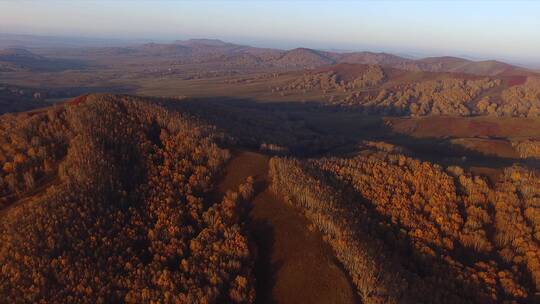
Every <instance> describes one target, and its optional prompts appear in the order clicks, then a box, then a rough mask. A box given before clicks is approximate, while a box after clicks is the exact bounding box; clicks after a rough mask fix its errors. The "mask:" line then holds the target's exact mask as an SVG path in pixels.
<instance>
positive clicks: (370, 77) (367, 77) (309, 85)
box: [272, 65, 386, 93]
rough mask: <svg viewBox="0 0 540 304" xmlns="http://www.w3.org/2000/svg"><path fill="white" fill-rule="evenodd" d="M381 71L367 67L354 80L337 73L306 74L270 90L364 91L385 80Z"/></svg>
mask: <svg viewBox="0 0 540 304" xmlns="http://www.w3.org/2000/svg"><path fill="white" fill-rule="evenodd" d="M385 77H386V76H385V74H384V71H383V69H382V68H381V67H380V66H378V65H369V66H367V67H366V68H365V69H364V70H363V71H362V72H361V73H359V75H357V76H356V77H355V78H354V79H350V80H348V79H342V77H341V76H340V74H339V73H337V72H334V71H328V72H307V73H304V74H303V75H302V76H301V77H298V78H297V79H295V80H293V81H292V82H290V83H288V84H286V85H284V86H278V87H275V88H272V92H283V91H294V90H301V91H303V92H308V91H312V90H322V91H323V92H325V93H326V92H330V91H341V92H347V91H351V90H355V89H366V88H371V87H374V86H377V85H380V84H381V83H383V82H384V80H385Z"/></svg>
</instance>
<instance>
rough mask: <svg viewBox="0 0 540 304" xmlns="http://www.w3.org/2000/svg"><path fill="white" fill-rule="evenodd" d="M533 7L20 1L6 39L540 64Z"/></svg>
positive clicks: (2, 17) (0, 10)
mask: <svg viewBox="0 0 540 304" xmlns="http://www.w3.org/2000/svg"><path fill="white" fill-rule="evenodd" d="M539 11H540V2H532V1H521V2H520V1H512V2H510V1H497V2H487V1H467V2H464V1H452V2H448V1H437V2H422V1H378V2H374V1H361V2H350V1H339V2H331V3H328V2H322V1H293V2H286V1H252V2H249V3H246V2H241V1H219V2H216V1H197V2H195V1H181V2H173V1H151V2H148V1H138V2H127V1H92V2H86V1H71V2H67V1H47V2H45V3H43V2H32V1H22V2H21V1H17V2H1V3H0V32H2V33H13V34H27V35H48V36H57V37H85V38H103V39H123V40H139V41H140V40H145V41H157V42H166V41H173V40H177V39H190V38H216V39H221V40H224V41H230V42H234V43H239V44H248V45H252V46H257V47H273V48H283V49H292V48H296V47H309V48H315V49H322V50H344V51H374V52H389V53H394V54H397V55H405V56H414V57H427V56H443V55H448V56H458V57H464V58H469V59H474V60H485V59H495V60H503V61H507V62H510V63H519V64H522V65H531V66H535V67H538V66H539V65H540V55H539V54H540V39H537V38H538V37H537V36H538V34H537V33H536V31H537V29H538V28H540V18H538V16H537V15H538V12H539Z"/></svg>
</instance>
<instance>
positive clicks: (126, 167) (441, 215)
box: [0, 70, 540, 303]
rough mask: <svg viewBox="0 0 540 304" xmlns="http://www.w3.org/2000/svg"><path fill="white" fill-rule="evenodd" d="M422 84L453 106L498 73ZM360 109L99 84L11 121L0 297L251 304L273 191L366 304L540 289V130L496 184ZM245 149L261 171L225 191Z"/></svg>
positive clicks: (511, 299) (2, 163)
mask: <svg viewBox="0 0 540 304" xmlns="http://www.w3.org/2000/svg"><path fill="white" fill-rule="evenodd" d="M366 71H368V72H369V73H375V74H376V73H377V72H376V71H374V70H373V71H372V70H366ZM351 79H352V80H351V81H353V82H355V81H357V80H354V79H355V78H351ZM346 85H347V84H346ZM424 85H425V87H423V89H422V90H425V91H429V92H432V93H433V92H438V94H441V95H440V98H441V102H443V100H445V99H444V97H442V96H443V95H444V94H452V92H455V89H456V88H460V89H458V91H459V90H461V88H463V87H466V88H467V90H469V91H470V95H471V96H472V95H474V96H480V95H481V94H482V91H483V90H489V89H491V88H492V87H496V86H497V85H498V84H497V83H494V82H492V81H491V80H489V81H488V80H475V81H455V82H452V83H451V84H443V83H440V82H437V81H433V82H430V83H424ZM526 85H527V84H526ZM360 86H361V84H360ZM352 87H354V86H351V88H352ZM520 88H521V87H520V86H515V87H513V88H511V89H513V90H514V91H515V92H514V93H515V94H525V93H523V92H521V91H520ZM430 94H431V93H430ZM433 94H435V93H433ZM435 95H436V94H435ZM438 96H439V95H438ZM505 96H506V95H505ZM463 98H464V100H465V99H466V96H464V97H463ZM508 98H510V97H508ZM520 100H521V99H520ZM350 113H351V112H350V111H347V110H343V109H342V108H341V107H339V106H338V107H336V106H321V105H318V104H304V103H298V104H287V103H283V104H280V105H279V106H278V105H272V104H262V103H261V104H256V103H252V102H250V101H242V100H237V101H225V102H220V101H217V100H212V99H209V100H204V99H173V100H166V99H159V98H142V97H132V96H124V95H107V94H105V95H97V94H94V95H88V96H82V97H80V98H77V99H75V100H72V101H71V102H68V103H65V104H63V105H57V106H53V107H49V108H46V109H43V110H35V111H33V112H26V113H18V114H6V115H2V116H1V117H0V135H1V136H0V152H1V153H0V219H1V221H0V299H2V300H0V303H4V302H5V303H65V302H68V303H119V302H124V303H253V302H255V301H256V300H258V299H259V298H257V295H258V294H259V289H258V288H260V286H259V285H258V284H259V283H260V281H258V280H259V278H258V277H257V273H260V272H258V271H259V270H258V268H257V267H258V266H257V265H258V263H260V261H261V256H263V257H264V256H265V254H266V255H267V253H261V252H258V250H261V248H257V247H254V246H255V245H254V244H255V243H256V242H254V239H253V235H254V231H255V230H256V229H254V228H253V227H254V224H253V223H252V222H250V219H249V214H250V208H252V206H253V201H255V200H256V199H255V197H256V196H257V195H259V193H263V192H264V193H265V195H267V196H265V197H267V198H268V197H269V196H268V195H269V193H270V194H271V195H273V196H275V197H277V200H278V201H280V202H281V201H284V202H287V203H289V204H291V205H292V206H293V207H294V208H290V209H293V210H294V212H299V213H300V214H303V216H304V217H305V219H307V222H308V223H309V227H308V229H309V231H311V233H314V234H316V233H318V234H319V235H321V236H322V237H321V236H319V240H320V242H321V244H325V245H324V246H326V247H329V248H330V249H328V251H329V252H330V254H329V255H330V256H331V257H332V259H334V258H335V259H337V260H338V261H339V264H340V266H342V267H343V273H346V274H347V275H348V277H347V279H346V280H347V281H348V283H349V284H350V286H351V289H350V290H355V291H356V293H357V295H358V297H359V300H360V301H361V302H362V303H534V302H535V301H538V300H539V298H538V290H540V245H539V244H540V201H539V199H540V179H539V178H538V171H537V170H536V169H535V167H534V163H531V164H533V165H532V166H531V167H527V166H526V164H527V162H526V161H530V160H534V159H536V160H537V159H538V157H539V156H538V155H539V152H538V140H537V139H535V138H532V137H531V138H524V137H523V138H519V137H517V138H513V139H508V145H509V147H511V148H512V149H515V152H516V159H515V160H512V164H513V165H512V164H510V165H506V164H508V162H501V165H500V167H496V168H495V167H494V166H495V165H498V164H499V163H494V164H493V165H494V166H493V167H494V168H492V169H493V170H496V171H497V172H499V173H500V174H499V176H498V178H497V179H488V178H487V177H486V176H484V175H479V174H477V173H473V171H472V170H471V167H470V166H463V167H461V166H458V164H459V163H460V160H459V159H458V161H455V162H446V163H445V165H443V162H438V160H444V157H440V158H436V157H432V158H428V157H426V155H425V153H424V154H422V153H421V150H422V149H421V148H418V147H415V146H414V144H419V143H420V142H421V140H420V139H418V138H412V137H411V138H407V140H404V141H403V142H407V141H408V142H410V143H412V144H411V146H400V145H399V144H396V143H392V142H391V141H392V139H394V138H395V137H396V136H398V137H401V136H403V135H394V137H392V136H391V131H390V130H389V129H388V128H389V126H388V125H387V124H385V123H384V121H383V120H380V119H373V117H370V116H366V115H364V113H362V112H361V111H360V115H352V116H351V115H350ZM336 121H337V122H339V123H343V124H344V125H343V126H341V125H340V124H339V123H336ZM330 122H331V123H330ZM350 122H354V124H353V125H352V126H355V128H354V129H353V130H352V131H350V132H349V130H348V129H349V128H350V125H348V123H350ZM325 128H328V129H325ZM344 129H346V131H343V130H344ZM377 134H379V135H378V136H380V137H381V138H382V139H388V140H389V141H384V140H370V136H371V137H377ZM449 142H450V141H449ZM428 144H429V147H430V149H432V150H430V151H432V154H433V144H432V142H429V143H428ZM246 150H251V151H258V153H259V154H258V155H260V156H261V157H260V159H262V162H264V164H262V165H261V166H262V167H260V168H259V169H257V170H259V171H258V172H265V173H264V174H263V175H264V177H261V176H258V177H256V178H254V177H252V176H250V177H248V178H247V179H246V178H245V176H244V177H243V178H242V181H241V184H238V185H237V186H235V187H234V189H228V191H223V193H221V192H219V191H221V190H219V191H218V190H217V189H218V188H219V183H220V181H221V180H222V178H223V176H224V174H225V173H231V172H229V170H233V171H234V170H235V168H232V169H231V168H229V167H230V165H228V164H230V163H234V162H229V161H230V160H231V159H233V158H234V157H235V156H234V155H235V151H246ZM250 153H254V152H250ZM255 154H256V153H255ZM262 154H269V155H271V156H274V157H272V158H271V159H270V161H269V162H268V160H267V159H268V158H267V156H262ZM523 159H525V160H523ZM497 161H500V159H497ZM450 163H451V164H450ZM461 163H463V162H461ZM247 166H253V164H248V165H247ZM225 168H228V169H227V172H225V171H226V169H225ZM244 169H245V168H244ZM266 171H268V172H267V173H268V174H267V173H266ZM232 174H233V175H234V172H233V173H232ZM266 175H268V177H266ZM246 176H247V175H246ZM263 184H264V185H263ZM266 184H268V187H269V188H270V190H271V191H266V190H265V187H267V186H266ZM261 187H262V188H261ZM266 192H268V193H266ZM272 193H273V194H272ZM283 206H285V207H287V206H286V205H283ZM303 225H304V224H303ZM304 226H308V225H304ZM258 229H259V228H258ZM270 240H271V238H270ZM258 241H259V242H261V240H258ZM264 248H267V247H264ZM268 248H271V244H270V245H268ZM291 254H292V253H291ZM272 267H274V266H272ZM271 271H274V270H271Z"/></svg>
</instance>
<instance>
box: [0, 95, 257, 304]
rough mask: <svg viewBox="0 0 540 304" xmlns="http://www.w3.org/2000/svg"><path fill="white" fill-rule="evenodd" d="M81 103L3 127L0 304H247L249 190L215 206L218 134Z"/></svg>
mask: <svg viewBox="0 0 540 304" xmlns="http://www.w3.org/2000/svg"><path fill="white" fill-rule="evenodd" d="M79 101H80V103H78V104H74V105H69V106H66V107H65V108H59V109H51V110H48V111H47V112H41V113H37V114H34V115H31V116H28V115H21V116H4V117H2V119H1V121H2V130H3V131H2V132H3V136H2V141H3V142H2V145H1V147H0V148H1V151H2V158H3V159H2V160H1V161H2V165H3V166H2V176H1V180H0V181H1V183H0V185H1V186H2V190H1V191H2V200H3V204H4V206H3V210H2V217H1V224H0V239H1V241H0V265H1V269H0V278H1V279H0V298H2V299H3V300H2V301H1V302H3V303H23V302H24V303H37V302H41V303H45V302H49V303H118V302H126V303H149V302H162V303H175V302H182V303H185V302H187V303H193V302H200V303H207V302H251V301H253V299H254V297H255V293H254V287H253V286H254V285H253V283H254V281H253V272H252V266H253V260H252V254H251V252H250V250H249V249H248V246H247V238H246V234H245V228H244V225H243V217H242V214H243V210H244V208H243V205H244V204H245V202H246V200H248V199H249V197H250V195H252V192H253V190H252V185H251V183H250V182H249V181H248V182H246V183H245V184H244V185H242V186H241V187H240V188H239V189H238V191H237V192H235V193H233V192H230V193H227V194H226V195H225V196H224V197H223V199H218V200H214V199H211V197H213V196H211V195H210V193H211V192H212V189H213V185H214V183H215V181H216V176H218V175H219V174H220V171H221V169H222V168H223V165H224V163H225V162H226V161H227V159H228V158H229V153H228V152H227V151H226V150H223V149H221V148H219V147H218V146H217V145H216V141H220V140H222V139H223V135H222V134H220V133H218V132H217V131H216V130H215V129H214V128H213V127H211V126H209V125H206V124H204V123H202V122H199V121H198V120H196V119H195V118H192V117H189V116H186V115H182V114H178V113H171V112H169V111H167V110H165V109H164V108H162V107H160V106H158V105H153V104H152V103H150V102H142V101H141V100H140V99H137V98H129V97H118V96H107V95H105V96H90V97H88V98H86V100H84V98H83V99H82V100H79ZM37 193H39V195H37ZM21 199H23V200H24V201H21Z"/></svg>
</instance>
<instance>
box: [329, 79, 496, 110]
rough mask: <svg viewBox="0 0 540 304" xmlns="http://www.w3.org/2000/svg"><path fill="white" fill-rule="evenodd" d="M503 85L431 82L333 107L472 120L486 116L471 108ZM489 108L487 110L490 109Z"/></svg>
mask: <svg viewBox="0 0 540 304" xmlns="http://www.w3.org/2000/svg"><path fill="white" fill-rule="evenodd" d="M500 84H501V81H500V80H493V79H489V78H483V79H478V80H465V79H457V78H448V79H444V80H428V81H420V82H415V83H411V84H405V85H399V86H394V87H389V88H384V89H380V90H376V91H368V92H353V93H351V94H349V95H348V96H347V97H345V98H344V99H335V100H333V101H332V103H333V104H340V105H344V106H359V107H361V108H363V109H364V110H365V111H366V112H367V113H370V114H385V115H411V116H425V115H458V116H469V115H473V114H484V113H480V112H479V110H478V109H476V108H475V107H473V106H471V104H472V103H473V101H474V100H476V99H477V98H478V97H480V96H481V94H482V93H484V92H485V91H486V90H488V89H491V88H494V87H497V86H499V85H500ZM489 106H491V104H490V105H489ZM489 106H488V107H486V109H490V108H489ZM495 106H496V104H495ZM486 111H487V110H486Z"/></svg>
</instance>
